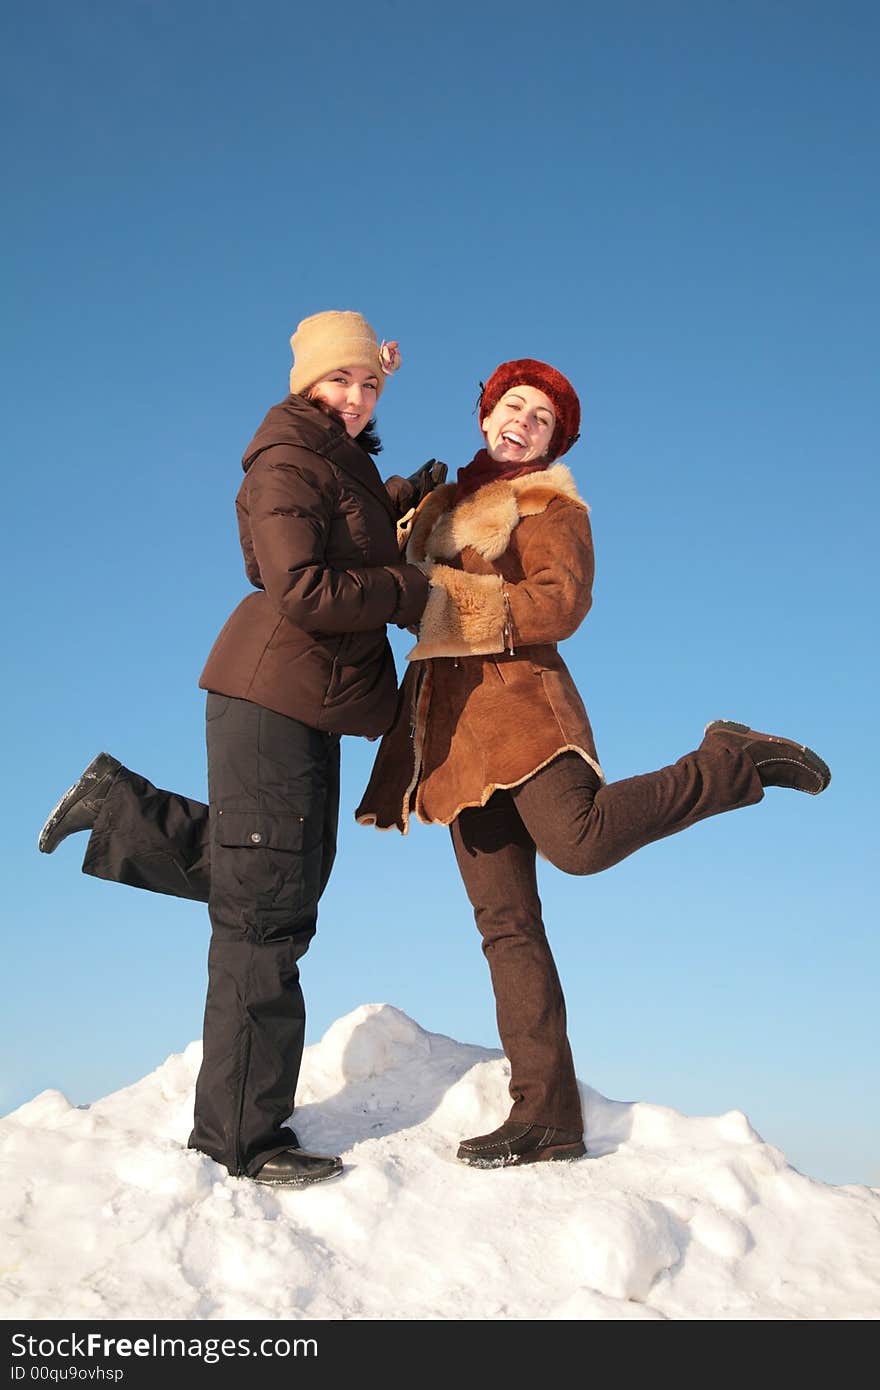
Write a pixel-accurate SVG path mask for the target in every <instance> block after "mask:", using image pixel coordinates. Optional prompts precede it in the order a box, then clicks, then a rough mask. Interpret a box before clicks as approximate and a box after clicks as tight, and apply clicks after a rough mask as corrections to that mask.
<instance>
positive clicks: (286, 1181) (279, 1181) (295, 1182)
mask: <svg viewBox="0 0 880 1390" xmlns="http://www.w3.org/2000/svg"><path fill="white" fill-rule="evenodd" d="M344 1172H345V1169H344V1168H334V1170H333V1172H332V1173H324V1174H323V1175H322V1176H321V1177H320V1178H261V1177H260V1175H259V1173H257V1174H256V1176H255V1177H253V1178H250V1179H249V1181H250V1182H258V1183H259V1184H260V1186H261V1187H314V1185H315V1183H316V1182H330V1180H331V1178H341V1177H342V1174H343V1173H344Z"/></svg>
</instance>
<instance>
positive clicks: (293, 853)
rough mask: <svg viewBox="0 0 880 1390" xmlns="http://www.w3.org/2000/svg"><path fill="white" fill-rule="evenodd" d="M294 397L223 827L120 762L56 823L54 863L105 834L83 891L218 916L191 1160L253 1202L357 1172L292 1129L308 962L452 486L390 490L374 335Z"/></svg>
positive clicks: (215, 675)
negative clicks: (229, 1178) (376, 415)
mask: <svg viewBox="0 0 880 1390" xmlns="http://www.w3.org/2000/svg"><path fill="white" fill-rule="evenodd" d="M291 343H292V346H293V350H294V366H293V369H292V371H291V374H290V395H288V396H287V398H286V399H285V400H283V401H281V402H280V403H279V404H278V405H276V406H273V407H272V409H271V410H270V411H269V413H268V414H267V416H266V418H265V420H264V421H263V423H262V425H261V426H260V428H259V430H258V431H257V433H256V435H255V437H254V439H253V440H252V442H251V444H250V445H249V447H248V449H247V451H246V452H245V456H244V460H243V467H244V471H245V477H244V481H243V482H242V484H241V487H240V489H239V492H238V497H237V499H236V510H237V514H238V523H239V533H240V539H241V547H242V551H243V554H244V560H245V570H246V573H247V577H248V579H249V581H250V583H251V585H252V586H253V588H252V592H251V593H249V594H248V596H247V597H246V598H244V599H243V600H242V601H241V603H240V604H239V605H238V607H237V608H236V609H235V611H234V613H233V614H232V616H231V617H230V618H229V621H228V622H227V623H226V625H225V627H224V628H223V631H222V632H221V633H220V635H219V637H218V638H217V641H216V642H215V644H214V647H213V650H212V651H211V654H210V656H209V657H208V662H207V665H206V666H205V669H204V671H203V673H202V678H201V682H200V684H201V685H202V686H203V687H204V688H205V689H206V690H207V691H208V692H209V693H208V698H207V742H208V787H209V800H210V806H206V805H204V804H203V803H201V802H197V801H192V800H189V799H188V798H186V797H181V796H177V795H175V794H173V793H171V792H165V791H160V790H158V789H157V788H156V787H154V786H152V785H151V784H150V783H149V782H147V781H146V779H145V778H143V777H140V776H138V775H137V774H136V773H133V772H131V771H129V769H127V768H124V767H122V765H121V764H120V763H119V762H118V761H117V760H116V759H115V758H112V757H110V756H109V755H108V754H106V753H103V754H100V755H99V756H98V758H96V759H95V760H94V762H93V763H92V764H91V765H90V767H88V768H87V769H86V771H85V772H84V773H83V775H82V776H81V777H80V779H79V781H78V782H77V783H76V784H75V785H74V786H73V787H72V788H71V789H70V791H69V792H67V793H66V795H65V796H64V797H63V798H62V800H61V801H60V803H59V804H58V806H57V807H56V808H55V810H54V811H53V812H52V814H51V815H50V816H49V819H48V820H47V822H46V824H45V825H44V827H43V831H42V833H41V835H40V842H39V843H40V849H41V850H43V851H44V852H46V853H52V851H53V850H54V849H56V848H57V846H58V845H59V844H60V843H61V841H62V840H64V839H65V838H66V837H67V836H68V835H70V834H71V833H73V832H74V831H78V830H89V831H91V835H90V839H89V844H88V848H87V850H86V856H85V861H84V863H83V870H84V872H86V873H89V874H93V875H96V876H97V877H100V878H107V879H111V880H113V881H115V882H118V883H127V884H130V885H133V886H135V887H139V888H147V889H150V890H152V891H153V892H159V893H170V894H173V895H175V896H178V897H189V898H194V899H196V900H198V901H202V902H207V903H208V910H209V915H210V918H211V926H212V937H211V947H210V953H209V958H208V997H207V1002H206V1005H205V1024H204V1034H203V1036H204V1056H203V1061H202V1067H201V1070H200V1073H199V1077H198V1081H197V1084H196V1098H195V1123H194V1128H193V1132H192V1135H191V1137H190V1146H191V1147H193V1148H196V1149H199V1150H200V1151H201V1152H203V1153H206V1154H208V1155H210V1157H212V1158H214V1159H216V1160H217V1161H218V1162H220V1163H224V1164H225V1165H226V1166H227V1168H228V1169H229V1171H230V1173H232V1174H235V1175H241V1176H247V1177H251V1178H254V1179H255V1180H256V1181H258V1182H264V1183H273V1184H293V1185H302V1184H304V1183H308V1182H317V1181H321V1180H322V1179H324V1178H329V1177H333V1176H334V1175H335V1174H336V1173H338V1172H340V1171H341V1167H342V1165H341V1163H340V1160H339V1159H338V1158H337V1157H336V1156H334V1155H322V1154H313V1153H309V1152H308V1151H307V1150H305V1149H303V1148H302V1147H301V1146H300V1144H299V1141H298V1139H297V1136H296V1135H295V1134H294V1133H293V1131H292V1130H291V1129H289V1128H288V1127H287V1126H286V1125H285V1123H284V1122H285V1121H286V1120H287V1119H288V1117H289V1116H290V1114H291V1111H292V1110H293V1107H294V1095H295V1091H296V1085H297V1078H298V1075H299V1067H300V1061H301V1057H302V1051H303V1041H304V1031H305V1007H304V1003H303V997H302V991H301V989H300V985H299V966H298V961H299V959H300V957H301V956H302V955H303V954H304V953H305V951H306V950H307V949H308V946H309V943H310V941H311V939H312V936H313V935H314V932H315V927H316V923H317V910H318V900H319V898H320V897H321V894H322V893H323V891H324V888H325V887H326V884H327V880H328V878H329V875H330V871H331V868H332V866H333V861H334V857H335V853H336V824H337V818H338V809H339V740H340V735H342V734H360V735H365V736H367V737H375V736H377V735H379V734H381V733H382V732H383V731H384V730H385V729H387V728H388V726H389V724H390V722H391V719H392V717H393V714H394V709H395V702H396V695H397V679H396V675H395V671H394V661H393V658H392V654H391V649H390V647H389V645H388V642H387V639H386V635H385V625H386V623H396V624H399V625H401V626H406V625H408V624H411V623H414V622H417V621H418V619H419V617H420V616H421V612H422V609H423V608H424V605H425V601H426V599H427V596H428V583H427V580H426V579H425V576H424V575H423V574H422V573H421V572H420V570H419V569H418V568H417V567H416V566H414V565H411V564H409V562H408V561H405V560H402V559H401V556H400V552H399V545H398V536H397V520H398V518H399V516H400V515H401V514H403V513H406V512H407V511H408V510H411V508H412V506H413V504H414V503H416V502H418V501H419V500H420V497H421V496H422V495H423V494H424V493H425V492H426V491H427V490H429V489H430V487H431V486H432V485H433V484H434V482H435V481H437V480H438V478H440V477H441V476H445V468H443V466H442V465H437V464H435V463H434V461H433V460H432V461H431V463H430V464H426V465H425V467H424V468H423V469H420V470H419V472H418V473H416V474H414V475H413V477H412V478H408V479H404V478H399V477H398V478H392V479H390V480H389V482H388V483H383V482H382V480H381V479H380V477H379V474H378V471H377V469H376V465H375V464H374V462H373V460H372V457H371V450H372V452H376V450H377V448H378V441H377V440H376V438H375V435H374V434H373V431H372V427H371V426H372V416H373V412H374V409H375V406H376V401H377V399H378V397H379V395H380V394H381V391H382V389H383V385H384V382H385V380H386V378H387V376H388V375H390V374H391V373H392V372H393V371H394V370H396V368H397V366H398V365H399V360H400V356H399V353H398V352H397V345H396V344H384V343H383V344H381V345H380V344H379V343H378V341H377V339H376V335H375V333H374V332H373V330H372V329H371V328H370V325H369V324H368V323H367V322H366V320H365V319H363V318H362V317H361V315H360V314H355V313H349V312H345V313H337V312H329V313H323V314H316V315H314V316H313V317H311V318H309V319H305V320H304V321H303V322H302V323H301V324H300V325H299V327H298V328H297V331H296V333H294V335H293V338H292V339H291Z"/></svg>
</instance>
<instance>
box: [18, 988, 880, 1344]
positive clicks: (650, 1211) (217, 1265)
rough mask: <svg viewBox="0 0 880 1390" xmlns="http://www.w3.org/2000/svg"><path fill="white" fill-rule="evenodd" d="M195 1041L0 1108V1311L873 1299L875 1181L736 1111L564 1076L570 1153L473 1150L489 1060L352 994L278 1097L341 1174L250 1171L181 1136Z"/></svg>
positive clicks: (520, 1312) (752, 1312) (450, 1311)
mask: <svg viewBox="0 0 880 1390" xmlns="http://www.w3.org/2000/svg"><path fill="white" fill-rule="evenodd" d="M199 1059H200V1045H199V1044H197V1043H192V1044H191V1045H190V1046H189V1047H188V1048H187V1049H186V1051H185V1052H183V1053H181V1054H179V1055H176V1056H172V1057H169V1058H168V1060H167V1061H166V1062H164V1063H163V1065H162V1066H160V1067H159V1068H157V1070H156V1071H154V1072H153V1073H152V1074H151V1075H149V1076H146V1077H144V1079H143V1080H142V1081H139V1082H137V1083H136V1084H135V1085H133V1086H129V1087H127V1088H126V1089H125V1090H122V1091H117V1092H116V1093H115V1094H113V1095H110V1096H107V1097H106V1098H105V1099H103V1100H100V1101H97V1102H96V1103H95V1104H93V1105H88V1106H73V1105H71V1104H70V1102H69V1101H68V1100H66V1099H65V1097H64V1096H63V1095H62V1094H61V1093H60V1092H59V1091H44V1092H42V1094H40V1095H38V1096H37V1097H36V1098H35V1099H34V1100H32V1101H30V1102H29V1103H28V1104H26V1105H23V1106H21V1107H20V1109H18V1110H16V1111H14V1112H13V1113H12V1114H10V1115H8V1116H6V1117H5V1118H4V1119H3V1120H0V1163H2V1191H3V1212H2V1220H0V1238H2V1250H3V1253H2V1255H0V1262H2V1263H0V1317H3V1318H6V1319H21V1320H24V1319H44V1318H67V1319H89V1320H93V1319H115V1318H136V1319H143V1318H148V1319H165V1318H191V1319H193V1318H194V1319H225V1318H246V1319H256V1318H273V1319H291V1318H293V1319H310V1318H334V1319H339V1318H368V1319H603V1318H615V1319H622V1318H655V1319H656V1318H691V1319H710V1318H724V1319H740V1318H759V1319H768V1318H770V1319H779V1318H784V1319H789V1318H798V1319H814V1318H822V1319H827V1318H858V1319H864V1318H876V1317H878V1316H880V1192H878V1191H877V1190H875V1189H871V1188H868V1187H859V1186H849V1187H834V1186H829V1185H828V1184H825V1183H822V1182H818V1181H816V1180H814V1179H812V1178H809V1177H806V1176H804V1175H803V1174H801V1173H799V1172H797V1171H796V1170H795V1169H794V1168H792V1167H791V1165H790V1164H789V1163H788V1162H787V1161H786V1159H785V1155H784V1154H783V1153H781V1152H780V1150H779V1149H776V1148H773V1147H772V1146H771V1145H769V1144H765V1143H764V1141H763V1140H762V1139H761V1136H760V1135H759V1134H756V1133H755V1131H754V1130H753V1129H752V1127H751V1126H750V1124H749V1122H748V1120H747V1119H746V1117H745V1115H744V1114H742V1113H740V1112H739V1111H735V1110H734V1111H730V1112H729V1113H727V1114H725V1115H720V1116H718V1117H707V1118H691V1117H689V1116H686V1115H681V1114H678V1113H677V1112H676V1111H674V1110H670V1109H667V1108H665V1107H662V1106H658V1105H651V1104H647V1103H645V1102H636V1103H624V1102H620V1101H613V1100H606V1099H605V1097H604V1096H601V1095H599V1094H598V1092H596V1091H594V1090H591V1089H590V1087H588V1086H583V1087H582V1094H583V1102H584V1114H585V1117H586V1131H587V1132H586V1139H587V1145H588V1150H589V1154H588V1157H587V1158H586V1159H582V1160H581V1161H580V1162H576V1163H543V1164H536V1165H532V1166H530V1167H526V1168H519V1169H518V1168H505V1169H491V1170H480V1169H473V1168H468V1167H466V1166H464V1165H463V1164H461V1163H459V1162H458V1161H457V1160H456V1157H455V1151H456V1147H457V1143H458V1140H459V1139H460V1138H461V1137H463V1136H467V1135H473V1134H479V1133H484V1132H486V1131H487V1130H490V1129H492V1128H494V1127H495V1125H496V1124H498V1123H499V1122H500V1120H501V1119H503V1118H504V1115H505V1113H506V1108H507V1103H508V1099H507V1091H506V1087H507V1080H508V1076H509V1071H508V1066H507V1062H506V1061H505V1059H504V1058H503V1057H502V1056H501V1054H500V1053H497V1052H491V1051H488V1050H486V1049H485V1048H480V1047H472V1046H467V1045H464V1044H462V1043H458V1042H455V1041H453V1040H452V1039H450V1038H446V1037H443V1036H441V1035H439V1034H436V1033H427V1032H425V1031H424V1030H423V1029H422V1028H420V1027H419V1026H418V1024H416V1023H415V1022H413V1020H412V1019H410V1018H408V1017H407V1015H406V1014H404V1013H401V1012H400V1011H399V1010H398V1009H395V1008H392V1007H391V1006H389V1005H386V1004H368V1005H363V1006H362V1007H361V1008H359V1009H356V1010H355V1011H354V1012H353V1013H351V1014H348V1015H347V1016H346V1017H344V1018H341V1019H339V1020H338V1021H337V1022H336V1023H335V1024H334V1025H333V1026H332V1027H331V1028H330V1029H329V1031H328V1032H327V1033H326V1034H325V1036H324V1038H323V1039H322V1040H321V1042H319V1043H317V1044H316V1045H315V1046H313V1047H310V1048H307V1050H306V1054H305V1059H304V1066H303V1076H302V1080H301V1087H300V1104H299V1106H298V1108H297V1115H296V1127H297V1132H298V1134H299V1137H300V1139H301V1141H302V1142H303V1143H304V1144H306V1145H307V1146H308V1147H311V1148H316V1149H323V1150H325V1151H332V1152H336V1153H340V1154H342V1155H343V1158H344V1162H345V1172H344V1174H343V1175H342V1177H341V1178H336V1179H334V1180H333V1181H332V1182H327V1183H321V1184H316V1185H315V1186H313V1187H310V1188H297V1189H278V1188H266V1187H261V1186H259V1185H258V1184H255V1183H252V1182H250V1181H248V1180H247V1179H242V1178H231V1177H229V1176H228V1175H227V1173H226V1170H225V1169H223V1168H220V1167H219V1166H218V1165H217V1164H215V1163H213V1162H211V1160H210V1159H208V1158H205V1157H203V1156H202V1155H200V1154H197V1153H195V1152H193V1151H191V1150H188V1149H187V1148H186V1147H185V1145H186V1139H187V1135H188V1133H189V1130H190V1125H191V1120H192V1101H193V1087H194V1083H195V1077H196V1073H197V1070H198V1066H199Z"/></svg>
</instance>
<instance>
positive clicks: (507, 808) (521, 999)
mask: <svg viewBox="0 0 880 1390" xmlns="http://www.w3.org/2000/svg"><path fill="white" fill-rule="evenodd" d="M763 794H764V793H763V788H762V786H761V782H760V779H759V777H758V773H757V771H756V769H755V765H754V763H753V762H752V760H751V758H749V756H748V755H747V754H744V753H742V752H740V751H734V750H731V749H728V748H725V747H723V746H721V745H720V744H719V743H716V741H715V740H712V742H711V745H710V746H708V747H707V746H705V745H704V746H703V747H701V748H699V749H697V750H696V752H694V753H687V754H686V755H685V756H684V757H683V758H679V760H678V762H676V763H672V764H671V766H669V767H663V768H661V769H660V770H659V771H658V772H649V773H645V774H644V775H643V776H640V777H629V778H627V779H625V780H624V781H621V782H613V783H611V785H610V786H602V785H601V783H600V781H599V778H598V776H597V774H596V773H595V772H594V771H593V769H592V768H591V767H590V765H589V763H587V762H585V761H584V759H583V758H581V757H580V756H579V755H578V754H577V753H562V754H560V755H559V757H557V758H555V759H554V760H553V762H551V763H549V764H548V766H547V767H545V768H543V769H542V770H541V771H540V772H537V773H535V774H534V776H532V777H530V778H529V779H528V780H527V781H526V782H523V783H522V784H521V785H520V786H518V787H512V788H511V789H510V790H509V791H498V792H495V794H494V795H493V796H492V797H490V799H489V800H488V801H487V803H486V805H485V806H480V807H470V808H468V809H467V810H464V811H462V812H461V814H460V815H459V816H458V817H457V819H456V820H454V821H453V823H452V825H451V826H450V831H451V834H452V843H453V846H454V849H455V856H456V859H457V860H458V867H459V870H460V872H461V876H462V879H463V881H464V886H465V888H466V890H467V894H468V897H469V898H470V901H471V903H472V904H473V908H474V916H475V917H476V922H477V927H478V928H479V931H480V934H481V936H482V938H483V951H484V953H485V955H486V959H487V961H488V963H489V971H490V974H491V976H492V987H493V989H494V991H495V1005H496V1013H497V1019H498V1032H499V1034H500V1037H501V1044H502V1046H503V1048H504V1052H505V1054H506V1056H507V1058H508V1060H509V1062H510V1094H511V1096H512V1098H513V1106H512V1109H511V1112H510V1118H511V1119H515V1120H519V1121H521V1122H523V1123H527V1124H531V1123H535V1124H542V1125H552V1126H554V1128H557V1129H564V1130H569V1131H571V1132H574V1133H577V1134H580V1133H582V1131H583V1120H582V1116H581V1104H580V1096H579V1094H578V1087H577V1081H576V1079H575V1073H574V1065H573V1062H572V1057H571V1049H570V1047H569V1044H568V1037H567V1035H566V1018H565V1000H564V998H563V995H562V987H561V985H560V983H559V976H558V974H557V971H556V965H555V962H554V960H553V956H552V953H551V951H550V946H549V944H548V942H547V936H546V933H545V931H544V923H543V921H542V918H541V900H540V898H539V897H538V885H537V877H536V873H535V858H536V850H539V851H540V853H541V854H542V856H543V857H544V858H545V859H549V860H550V862H551V863H552V864H555V865H556V867H557V868H558V869H562V870H564V872H566V873H569V874H594V873H599V872H600V871H601V870H602V869H608V868H610V867H611V865H612V864H617V863H619V861H620V860H621V859H625V858H626V856H627V855H629V854H632V853H633V852H634V851H635V850H637V849H641V847H642V846H643V845H648V844H651V843H652V842H653V841H654V840H660V839H663V838H664V836H666V835H674V834H675V833H676V832H677V831H679V830H684V829H686V828H687V826H689V825H694V824H696V822H697V821H700V820H705V819H706V817H708V816H714V815H718V814H719V813H720V812H721V811H732V810H734V809H736V808H737V807H739V806H751V805H754V804H755V802H758V801H760V800H761V798H762V796H763Z"/></svg>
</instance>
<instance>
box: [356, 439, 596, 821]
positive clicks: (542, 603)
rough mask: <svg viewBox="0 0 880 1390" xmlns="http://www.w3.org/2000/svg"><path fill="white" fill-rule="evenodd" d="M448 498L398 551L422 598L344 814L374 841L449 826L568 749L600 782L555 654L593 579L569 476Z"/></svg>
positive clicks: (421, 519)
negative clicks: (378, 835) (383, 719)
mask: <svg viewBox="0 0 880 1390" xmlns="http://www.w3.org/2000/svg"><path fill="white" fill-rule="evenodd" d="M455 492H456V490H455V488H454V487H453V486H452V485H446V486H444V487H439V488H437V489H436V491H434V492H433V493H431V495H430V496H429V497H427V498H426V499H425V501H424V502H423V503H422V505H421V507H420V508H419V510H418V512H417V513H416V518H415V523H414V525H413V528H412V531H411V533H410V538H409V543H408V545H407V551H406V555H407V559H409V560H411V561H413V562H415V563H422V564H423V565H424V568H425V570H426V572H427V573H428V575H429V577H430V580H431V594H430V597H429V599H428V603H427V607H426V608H425V612H424V614H423V616H422V621H421V625H420V628H419V640H418V643H417V645H416V646H415V647H414V648H413V650H412V651H411V652H410V653H409V662H410V665H409V669H408V670H407V673H406V676H405V677H404V680H403V684H402V686H401V689H400V695H399V699H398V707H397V715H396V717H395V721H394V724H393V725H392V727H391V729H390V730H389V732H388V733H387V734H386V735H385V737H384V738H383V740H382V743H381V744H380V746H379V750H378V753H377V755H376V761H375V764H374V767H373V772H372V776H371V778H370V781H369V785H368V787H367V790H366V792H365V793H364V796H363V799H362V801H361V804H360V806H359V807H358V809H357V811H356V812H355V815H356V817H357V819H358V821H359V822H360V823H361V824H362V825H375V826H376V827H377V828H378V829H380V830H388V829H392V828H396V829H398V830H400V831H402V832H403V834H406V832H407V830H408V827H409V819H410V816H411V815H413V814H414V815H415V816H416V817H417V818H418V819H419V820H421V821H425V822H440V823H441V824H443V825H448V824H449V823H450V822H451V821H452V820H454V819H455V817H456V816H457V815H458V813H459V812H460V811H461V810H463V809H464V807H466V806H481V805H484V804H485V802H486V801H488V799H489V797H490V796H491V795H492V793H493V792H494V791H496V790H498V789H499V788H503V787H513V786H517V785H519V783H521V782H524V781H525V780H526V779H527V778H528V777H530V776H532V775H533V774H534V773H535V772H537V771H539V770H540V769H541V768H542V767H545V766H546V765H547V763H549V762H550V761H551V760H552V759H553V758H555V757H556V756H557V755H558V754H559V753H562V752H565V751H572V752H575V753H578V754H580V756H581V757H583V758H585V759H586V761H587V762H588V763H590V765H591V766H592V767H594V768H595V770H596V771H597V773H598V774H599V776H600V777H602V776H603V774H602V769H601V767H600V766H599V760H598V756H597V754H596V748H595V744H594V742H593V734H592V730H591V728H590V721H589V719H588V717H587V713H586V710H585V709H584V706H583V702H582V701H581V698H580V696H579V694H578V692H577V689H576V687H575V684H574V681H573V680H572V678H571V676H570V674H569V672H568V669H567V667H566V665H565V662H564V661H563V660H562V658H561V657H560V655H559V653H558V651H557V649H556V643H557V641H560V640H561V639H562V638H564V637H569V636H570V635H571V633H573V632H574V631H575V629H576V628H577V627H578V625H579V624H580V623H581V622H582V620H583V619H584V617H585V616H586V614H587V612H588V610H589V608H590V603H591V589H592V582H593V543H592V535H591V530H590V519H589V512H588V508H587V505H586V503H585V502H583V501H582V500H581V498H580V497H579V496H578V492H577V488H576V486H575V482H574V479H573V477H572V475H571V473H570V471H569V469H568V468H567V467H566V466H565V464H561V463H557V464H553V465H552V466H551V467H549V468H547V469H546V470H544V471H543V472H541V473H530V474H525V475H523V476H522V477H519V478H514V479H512V480H511V481H504V480H499V481H498V482H494V483H488V484H486V485H485V486H483V487H481V488H480V489H479V491H477V492H475V493H473V494H472V495H471V496H469V497H466V498H465V499H464V500H463V501H461V502H460V503H459V504H458V505H457V506H456V505H455ZM603 780H604V778H603Z"/></svg>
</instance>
